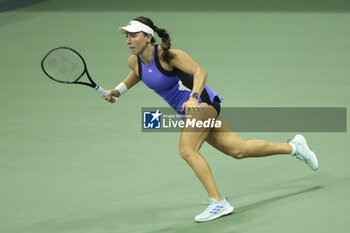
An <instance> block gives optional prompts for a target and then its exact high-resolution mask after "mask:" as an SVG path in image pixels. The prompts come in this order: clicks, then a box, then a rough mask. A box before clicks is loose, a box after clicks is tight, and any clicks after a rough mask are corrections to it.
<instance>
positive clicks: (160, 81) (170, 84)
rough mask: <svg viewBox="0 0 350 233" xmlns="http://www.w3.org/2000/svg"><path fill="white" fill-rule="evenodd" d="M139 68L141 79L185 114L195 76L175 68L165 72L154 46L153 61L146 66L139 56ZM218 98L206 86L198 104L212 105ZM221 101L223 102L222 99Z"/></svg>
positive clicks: (170, 104) (171, 105) (179, 111)
mask: <svg viewBox="0 0 350 233" xmlns="http://www.w3.org/2000/svg"><path fill="white" fill-rule="evenodd" d="M138 68H139V77H140V78H141V80H142V81H143V82H144V83H145V85H146V86H147V87H149V88H150V89H152V90H153V91H154V92H156V93H157V94H158V95H160V96H161V97H162V98H163V99H164V100H165V101H166V102H167V103H168V104H169V106H170V107H172V108H174V109H175V111H176V112H178V113H179V114H183V112H181V109H182V105H183V104H184V103H185V102H186V101H187V100H188V99H189V98H190V94H191V92H192V88H193V75H190V74H187V73H185V72H183V71H181V70H179V69H177V68H175V67H174V70H172V71H168V70H165V69H164V68H163V67H162V66H161V64H160V61H159V57H158V47H157V45H154V46H153V60H152V63H151V64H150V65H146V64H144V63H143V61H142V59H141V58H140V57H139V56H138ZM216 96H218V95H217V94H216V93H215V92H214V91H213V90H212V89H211V88H209V87H208V86H207V85H205V88H204V90H203V92H202V93H201V95H200V97H199V101H198V102H199V103H201V102H206V103H209V104H211V103H213V102H214V98H215V97H216ZM217 98H218V97H217ZM219 100H220V101H223V99H220V98H219Z"/></svg>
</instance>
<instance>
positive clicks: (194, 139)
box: [179, 103, 221, 201]
mask: <svg viewBox="0 0 350 233" xmlns="http://www.w3.org/2000/svg"><path fill="white" fill-rule="evenodd" d="M200 109H201V114H194V113H191V117H188V118H186V119H185V122H186V121H189V120H192V119H196V120H203V121H204V120H206V119H208V118H216V117H217V112H216V110H215V109H214V108H212V107H210V106H209V105H208V104H206V103H201V104H200ZM209 132H210V130H209V129H205V128H192V127H184V128H183V129H182V131H181V134H180V143H179V150H180V155H181V157H182V158H183V159H184V160H185V161H186V162H187V163H188V165H189V166H190V167H191V168H192V170H193V171H194V173H195V174H196V176H197V177H198V179H199V180H200V181H201V183H202V184H203V186H204V188H205V189H206V191H207V192H208V195H209V197H210V198H214V199H215V200H217V201H221V197H220V195H219V192H218V189H217V187H216V184H215V181H214V178H213V175H212V172H211V170H210V167H209V164H208V163H207V161H206V160H205V159H204V158H203V156H202V155H201V154H200V153H199V149H200V147H201V146H202V144H203V142H204V141H205V139H206V137H207V136H208V134H209Z"/></svg>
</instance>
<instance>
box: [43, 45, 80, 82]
mask: <svg viewBox="0 0 350 233" xmlns="http://www.w3.org/2000/svg"><path fill="white" fill-rule="evenodd" d="M43 68H44V70H45V71H46V73H47V74H48V75H49V76H50V77H51V78H54V79H56V80H59V81H63V82H70V83H71V82H75V81H77V80H78V79H79V78H80V77H81V76H82V74H83V73H84V72H85V64H84V62H83V60H82V59H81V58H80V57H79V55H77V54H76V53H75V52H73V51H71V50H69V49H66V48H59V49H56V50H53V51H52V52H51V53H50V54H49V55H48V56H47V57H46V58H45V60H44V62H43Z"/></svg>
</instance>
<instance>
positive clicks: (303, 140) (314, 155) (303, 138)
mask: <svg viewBox="0 0 350 233" xmlns="http://www.w3.org/2000/svg"><path fill="white" fill-rule="evenodd" d="M296 136H297V137H299V138H301V141H302V142H303V144H304V145H305V146H306V149H307V150H308V151H310V152H311V156H312V158H313V160H314V161H315V162H316V168H313V167H310V166H309V167H310V168H311V169H312V170H313V171H316V170H317V169H318V159H317V157H316V154H315V153H314V152H313V151H312V150H311V149H310V148H309V146H308V144H307V142H306V139H305V137H304V136H303V135H301V134H298V135H296ZM308 165H309V164H308Z"/></svg>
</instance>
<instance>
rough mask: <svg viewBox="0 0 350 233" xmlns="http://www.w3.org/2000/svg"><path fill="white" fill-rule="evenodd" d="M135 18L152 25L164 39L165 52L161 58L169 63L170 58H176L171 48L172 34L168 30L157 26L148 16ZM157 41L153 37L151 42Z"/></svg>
mask: <svg viewBox="0 0 350 233" xmlns="http://www.w3.org/2000/svg"><path fill="white" fill-rule="evenodd" d="M133 20H137V21H139V22H141V23H143V24H146V25H147V26H149V27H151V28H152V29H153V30H154V31H155V32H156V33H157V34H158V36H159V37H160V38H161V39H162V44H161V46H162V48H163V54H162V57H161V59H162V60H163V61H165V62H167V63H169V61H170V59H172V58H174V57H175V55H174V54H172V53H171V52H170V51H169V49H170V46H171V39H170V36H169V34H168V32H167V31H166V30H165V29H163V28H158V27H157V26H155V25H154V24H153V22H152V20H151V19H149V18H146V17H142V16H141V17H137V18H135V19H133ZM155 42H156V39H155V38H154V37H153V38H152V40H151V43H152V44H154V43H155Z"/></svg>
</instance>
